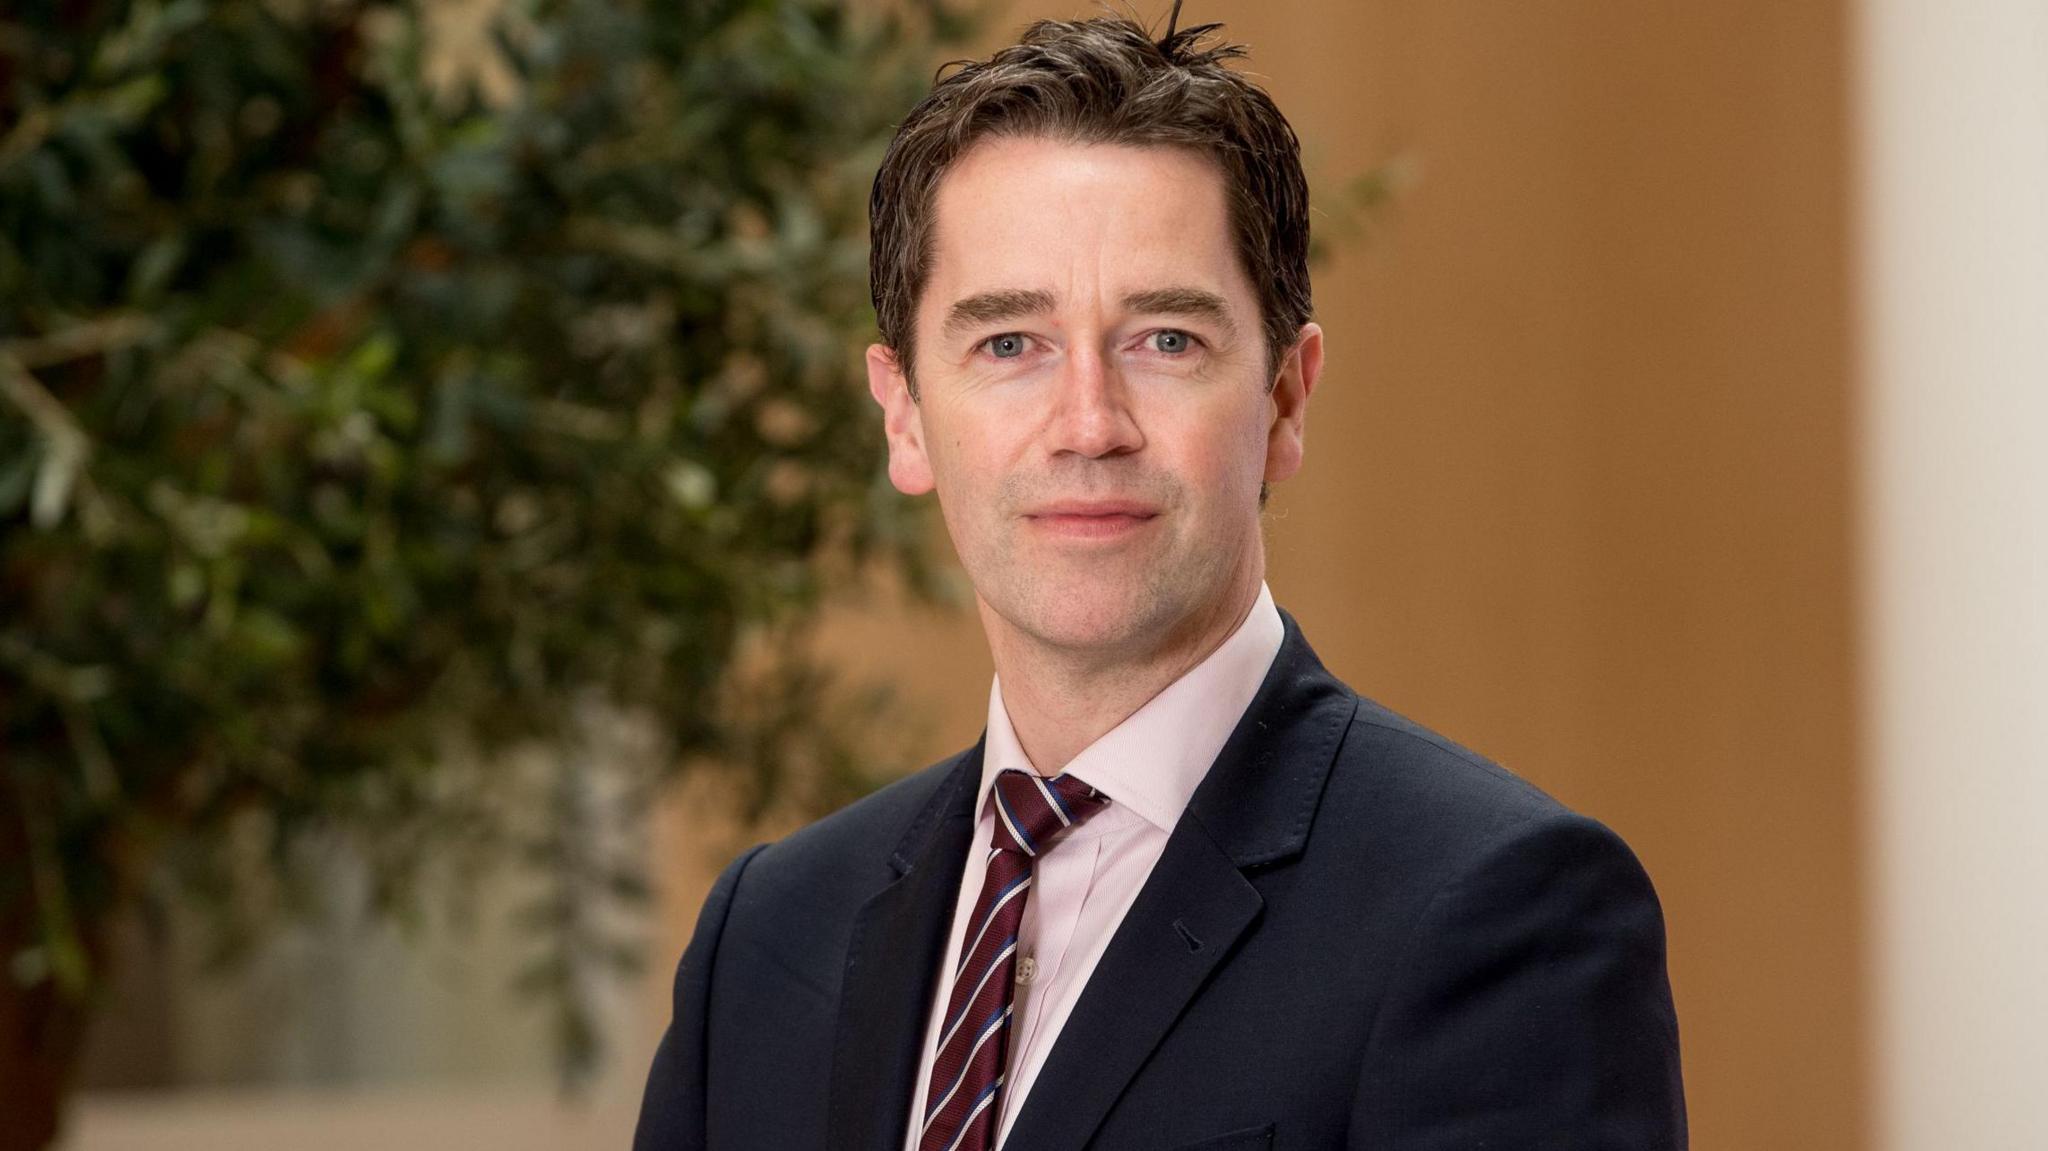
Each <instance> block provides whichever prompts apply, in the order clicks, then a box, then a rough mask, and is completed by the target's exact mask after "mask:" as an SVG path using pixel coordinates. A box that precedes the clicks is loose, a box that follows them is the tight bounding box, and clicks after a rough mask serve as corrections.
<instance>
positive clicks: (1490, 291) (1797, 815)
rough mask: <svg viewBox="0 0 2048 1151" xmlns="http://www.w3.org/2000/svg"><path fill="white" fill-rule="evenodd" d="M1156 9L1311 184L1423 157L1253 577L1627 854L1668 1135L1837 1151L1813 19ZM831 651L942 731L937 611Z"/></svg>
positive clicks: (1551, 10)
mask: <svg viewBox="0 0 2048 1151" xmlns="http://www.w3.org/2000/svg"><path fill="white" fill-rule="evenodd" d="M1142 7H1143V8H1145V9H1147V10H1149V9H1153V8H1157V9H1161V10H1163V9H1164V8H1165V7H1166V5H1164V4H1153V5H1145V6H1142ZM1013 11H1014V12H1015V13H1017V16H1018V19H1017V20H1014V21H1012V22H1010V23H1009V24H1007V25H1006V29H1007V28H1014V27H1015V24H1016V23H1017V22H1021V18H1022V16H1023V15H1025V14H1030V15H1073V14H1076V13H1079V14H1086V12H1087V11H1088V9H1087V7H1086V6H1085V5H1083V4H1078V3H1077V4H1053V5H1047V4H1030V5H1018V6H1017V7H1016V8H1015V9H1014V10H1013ZM1189 18H1190V20H1196V19H1199V20H1224V21H1226V22H1228V24H1229V27H1230V32H1231V34H1232V35H1233V36H1234V37H1236V38H1240V39H1243V40H1245V41H1248V42H1249V43H1250V44H1251V45H1252V46H1253V48H1254V54H1253V57H1252V61H1251V65H1250V66H1251V68H1252V69H1253V70H1254V71H1256V72H1258V73H1260V74H1262V75H1263V76H1264V77H1265V78H1266V81H1267V83H1268V86H1269V87H1270V89H1271V90H1272V91H1273V93H1274V94H1275V97H1276V98H1277V99H1278V100H1279V102H1280V104H1281V107H1282V108H1283V109H1285V110H1286V111H1287V112H1288V113H1289V115H1290V117H1291V118H1292V119H1293V121H1294V123H1295V125H1296V127H1297V128H1298V130H1299V131H1300V134H1301V135H1302V137H1303V139H1304V141H1305V143H1306V147H1307V149H1308V153H1309V156H1310V160H1311V164H1312V170H1311V180H1312V182H1313V183H1315V184H1317V185H1318V186H1322V187H1330V186H1334V185H1336V184H1338V183H1340V182H1341V180H1342V179H1343V178H1345V177H1347V176H1349V175H1352V174H1355V173H1357V172H1360V171H1363V170H1365V169H1366V168H1368V167H1370V166H1371V165H1373V164H1374V163H1376V162H1378V161H1380V160H1383V159H1386V158H1388V157H1390V156H1394V155H1400V156H1403V157H1406V158H1407V159H1408V160H1409V161H1410V162H1411V163H1412V164H1413V165H1414V167H1415V168H1416V170H1417V171H1418V172H1419V179H1418V180H1417V182H1415V183H1414V184H1413V186H1412V187H1410V188H1409V189H1408V190H1407V191H1406V192H1405V193H1404V195H1403V196H1402V199H1401V202H1400V203H1399V205H1398V206H1397V207H1396V208H1395V209H1394V210H1393V211H1391V212H1390V213H1388V214H1387V215H1386V216H1385V217H1384V218H1383V219H1381V220H1380V221H1379V222H1378V225H1377V227H1376V228H1375V231H1374V235H1373V236H1372V237H1371V238H1370V240H1369V241H1368V242H1367V243H1366V244H1364V245H1363V246H1354V247H1352V248H1349V249H1347V250H1344V251H1342V252H1340V253H1339V254H1338V256H1337V258H1336V259H1335V260H1334V262H1333V263H1331V264H1329V265H1327V266H1325V267H1324V268H1322V269H1320V270H1319V273H1318V276H1317V301H1318V310H1319V314H1320V319H1321V320H1322V323H1323V325H1324V326H1325V328H1326V329H1328V330H1329V332H1330V367H1329V370H1328V373H1327V374H1326V376H1325V378H1324V382H1323V385H1322V387H1321V389H1320V390H1319V392H1318V394H1317V396H1316V398H1315V401H1314V403H1313V404H1312V405H1311V418H1310V421H1309V455H1308V465H1307V468H1306V470H1305V473H1304V475H1303V476H1302V477H1301V478H1299V479H1297V480H1296V481H1294V482H1292V483H1290V484H1288V485H1285V486H1283V487H1282V488H1281V489H1279V490H1278V491H1277V492H1276V495H1275V498H1274V502H1273V505H1272V511H1273V523H1272V525H1271V531H1270V534H1269V539H1270V541H1271V561H1272V571H1271V582H1272V584H1273V588H1274V592H1275V595H1276V596H1277V597H1278V598H1279V600H1280V602H1281V603H1282V605H1283V606H1285V607H1287V608H1288V609H1289V610H1291V611H1292V612H1294V614H1295V615H1296V616H1297V617H1298V618H1299V619H1300V620H1301V622H1302V624H1303V626H1304V628H1305V630H1306V632H1307V634H1308V635H1309V637H1310V639H1311V641H1312V642H1313V643H1314V644H1315V645H1316V647H1317V649H1318V650H1319V651H1320V653H1321V654H1322V656H1323V657H1324V659H1325V661H1326V662H1327V663H1329V664H1330V665H1331V666H1332V667H1333V668H1334V669H1335V670H1336V671H1337V672H1338V673H1339V674H1340V675H1342V676H1344V677H1345V678H1346V679H1348V680H1349V681H1350V682H1351V683H1352V684H1353V685H1354V686H1356V687H1357V688H1358V689H1359V690H1361V691H1363V692H1365V693H1366V694H1368V695H1372V696H1374V697H1376V698H1378V699H1380V700H1381V701H1382V702H1384V703H1387V704H1389V705H1390V706H1393V707H1395V708H1397V709H1400V710H1403V711H1406V712H1408V713H1409V714H1411V715H1413V716H1415V717H1416V718H1418V719H1421V720H1423V721H1424V722H1426V723H1429V724H1431V725H1432V726H1435V727H1438V728H1439V729H1441V730H1443V731H1445V732H1446V733H1447V734H1450V735H1452V736H1453V737H1454V738H1458V739H1460V740H1462V741H1464V742H1466V743H1468V744H1470V745H1472V746H1474V747H1476V748H1477V749H1479V750H1481V751H1483V752H1485V753H1487V754H1489V755H1491V756H1493V757H1495V758H1497V759H1499V760H1501V761H1502V762H1504V763H1506V764H1507V765H1509V766H1510V767H1512V768H1514V769H1515V770H1517V771H1519V772H1521V773H1523V774H1524V775H1527V776H1528V777H1530V778H1532V779H1534V780H1535V781H1537V782H1538V783H1540V784H1541V785H1543V786H1544V787H1546V788H1548V789H1550V790H1552V791H1553V792H1555V793H1556V794H1558V795H1559V796H1560V797H1561V798H1563V799H1565V800H1566V801H1567V802H1570V803H1572V804H1574V805H1575V806H1578V807H1579V808H1581V809H1582V810H1585V811H1588V812H1590V813H1592V814H1594V815H1596V816H1598V817H1600V818H1602V819H1604V820H1606V821H1607V822H1609V823H1610V824H1612V825H1613V826H1614V827H1615V828H1617V829H1618V830H1619V831H1621V832H1622V834H1623V835H1624V836H1625V837H1627V839H1628V840H1629V841H1630V843H1632V844H1633V845H1634V846H1635V847H1636V849H1637V851H1638V852H1639V853H1640V854H1641V855H1642V857H1643V859H1644V861H1645V863H1646V864H1647V865H1648V867H1649V869H1650V872H1651V875H1652V876H1653V878H1654V879H1655V881H1656V883H1657V886H1658V889H1659V891H1660V892H1661V893H1662V895H1663V898H1664V902H1665V909H1666V914H1667V918H1668V921H1669V927H1670V939H1671V947H1672V955H1671V972H1672V978H1673V982H1674V985H1675V988H1676V993H1677V996H1678V1004H1679V1011H1680V1022H1681V1027H1682V1031H1683V1038H1684V1043H1685V1058H1686V1075H1687V1084H1688V1090H1689V1093H1690V1097H1691V1104H1692V1110H1693V1124H1694V1132H1695V1136H1696V1140H1695V1142H1696V1145H1697V1146H1699V1147H1702V1148H1766V1147H1801V1148H1850V1147H1860V1146H1863V1145H1864V1142H1865V1134H1864V1126H1863V1121H1862V1117H1861V1110H1860V1092H1859V1086H1858V1085H1859V1082H1860V1078H1861V1075H1862V1070H1861V1067H1862V1055H1861V1049H1862V1043H1863V1030H1862V1026H1861V1023H1860V1020H1859V1016H1858V997H1859V994H1860V987H1861V980H1862V973H1861V966H1860V963H1859V938H1860V930H1861V928H1860V923H1861V919H1862V915H1861V909H1860V905H1859V901H1858V890H1859V889H1858V879H1857V872H1856V868H1855V860H1856V848H1855V838H1854V837H1855V831H1856V826H1857V823H1856V821H1857V818H1858V810H1857V805H1858V802H1859V800H1858V793H1857V788H1856V782H1855V778H1854V772H1853V762H1852V755H1853V752H1854V732H1853V727H1852V722H1853V716H1852V703H1853V701H1852V698H1851V690H1850V685H1851V679H1852V662H1851V661H1852V651H1851V636H1850V627H1851V613H1852V608H1853V604H1852V602H1851V592H1852V588H1851V579H1850V560H1849V545H1850V529H1849V523H1850V514H1849V506H1848V502H1849V492H1848V487H1847V476H1848V472H1849V466H1850V461H1849V442H1848V430H1847V426H1848V403H1849V397H1848V384H1847V373H1848V358H1849V355H1848V350H1847V346H1846V340H1847V335H1846V302H1845V297H1846V291H1847V289H1846V283H1845V264H1846V237H1845V231H1846V226H1847V225H1846V221H1845V215H1844V202H1845V191H1844V179H1845V175H1844V167H1845V159H1846V146H1845V141H1844V131H1845V129H1844V121H1845V116H1844V111H1843V99H1844V93H1843V87H1844V77H1843V63H1842V52H1843V41H1844V36H1845V29H1844V27H1843V17H1842V13H1841V11H1840V9H1839V8H1838V6H1837V5H1836V4H1834V3H1832V2H1820V3H1785V2H1783V0H1768V2H1765V0H1747V2H1739V3H1728V4H1720V5H1684V6H1680V5H1647V4H1599V3H1545V4H1501V3H1479V2H1474V0H1430V2H1427V3H1423V2H1414V3H1388V2H1367V3H1339V2H1335V0H1323V2H1316V3H1284V4H1276V3H1271V2H1267V3H1244V2H1229V3H1226V2H1223V0H1210V2H1207V3H1200V4H1195V5H1191V6H1190V11H1189ZM899 628H907V629H908V630H907V632H899V631H898V629H899ZM836 635H837V639H838V640H839V642H840V643H841V644H842V645H843V646H844V648H845V650H848V651H852V652H859V653H863V663H864V665H865V666H867V667H870V668H873V669H876V670H883V669H887V670H889V671H890V672H891V674H895V673H896V672H897V671H899V670H900V669H908V670H907V671H903V673H902V674H903V675H904V678H903V680H902V681H901V682H903V683H904V684H905V685H906V688H907V690H909V691H910V692H911V694H912V695H913V697H914V698H921V699H923V700H925V701H927V702H928V703H929V705H930V706H931V707H932V708H933V713H934V715H935V716H936V717H937V718H936V722H935V723H934V729H933V731H932V733H931V737H930V740H929V743H928V746H927V747H926V748H925V750H926V751H927V752H928V753H929V755H930V756H932V757H936V756H938V755H941V754H944V753H945V752H947V751H949V750H952V749H954V748H957V747H958V746H960V745H962V744H964V743H966V742H969V741H971V740H972V739H973V738H974V736H975V734H976V732H977V731H978V730H979V728H980V723H981V713H982V711H983V709H984V707H985V704H986V692H987V675H988V664H987V659H986V656H985V655H984V654H983V652H982V650H981V646H980V638H979V632H978V630H977V628H976V626H975V624H974V623H973V621H972V619H971V618H969V617H967V616H965V615H963V616H961V617H960V618H958V619H957V620H955V621H953V622H952V623H951V624H948V623H947V622H946V621H943V620H936V621H935V620H932V619H929V618H924V617H914V618H912V619H911V620H909V621H907V622H906V621H904V620H902V619H900V618H897V617H892V616H889V615H886V614H883V613H866V614H862V615H859V616H856V617H849V618H847V619H845V620H842V621H841V623H840V625H839V628H838V629H837V632H836Z"/></svg>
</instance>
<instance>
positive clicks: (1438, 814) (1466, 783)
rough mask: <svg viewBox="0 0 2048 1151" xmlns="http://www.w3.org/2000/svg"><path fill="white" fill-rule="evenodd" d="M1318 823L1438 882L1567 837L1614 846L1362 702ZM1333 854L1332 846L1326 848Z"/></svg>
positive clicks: (1516, 784) (1542, 799) (1427, 732)
mask: <svg viewBox="0 0 2048 1151" xmlns="http://www.w3.org/2000/svg"><path fill="white" fill-rule="evenodd" d="M1358 698H1359V705H1358V708H1357V710H1356V711H1355V712H1354V713H1353V716H1352V720H1351V725H1350V728H1349V729H1348V731H1347V732H1346V734H1345V738H1344V741H1343V746H1342V748H1341V750H1340V751H1339V753H1338V759H1337V763H1336V764H1335V765H1334V770H1333V771H1332V773H1331V778H1330V782H1329V786H1328V788H1327V790H1326V793H1325V795H1324V797H1323V803H1322V805H1321V810H1320V811H1319V813H1318V817H1317V824H1318V826H1319V827H1321V828H1329V829H1333V830H1334V831H1335V835H1334V838H1336V839H1338V840H1341V841H1346V843H1347V844H1348V845H1349V846H1350V847H1356V848H1358V849H1360V850H1363V851H1365V852H1367V853H1369V854H1371V855H1373V856H1374V857H1376V858H1380V859H1382V860H1386V861H1398V862H1399V863H1401V864H1403V865H1406V866H1407V867H1409V868H1414V869H1417V870H1420V871H1423V872H1431V873H1437V874H1439V875H1440V876H1441V875H1443V874H1448V873H1455V872H1458V871H1462V870H1464V869H1466V868H1469V867H1472V866H1475V865H1477V864H1478V863H1479V862H1480V861H1482V860H1484V859H1486V858H1487V857H1489V856H1492V855H1495V854H1497V853H1499V852H1500V851H1502V850H1504V849H1507V848H1509V847H1510V846H1511V845H1513V844H1515V843H1517V842H1520V841H1525V840H1528V839H1530V838H1531V837H1535V838H1544V837H1547V836H1552V835H1557V834H1565V835H1570V836H1576V837H1581V838H1592V839H1599V840H1606V841H1611V845H1612V846H1615V847H1619V848H1621V850H1622V851H1623V852H1626V850H1627V849H1626V846H1625V845H1623V844H1622V843H1621V841H1620V840H1619V838H1618V837H1616V836H1615V835H1614V833H1613V832H1612V831H1610V830H1609V829H1607V828H1606V827H1605V826H1604V825H1602V824H1601V823H1599V821H1597V820H1595V819H1592V818H1590V817H1588V816H1586V815H1583V814H1581V813H1578V812H1576V811H1574V810H1572V809H1571V808H1570V807H1568V806H1566V805H1565V804H1564V803H1563V802H1561V801H1560V800H1558V799H1557V798H1556V797H1554V796H1552V795H1551V794H1549V793H1548V792H1546V791H1545V790H1543V789H1542V788H1541V787H1539V786H1537V785H1536V784H1535V783H1532V782H1531V781H1529V780H1528V779H1526V778H1524V777H1522V776H1520V775H1518V774H1516V773H1515V772H1513V771H1510V770H1509V769H1508V768H1506V767H1503V766H1502V765H1500V764H1499V763H1496V762H1494V761H1493V760H1492V759H1490V758H1488V757H1486V756H1484V755H1482V754H1480V753H1478V752H1476V751H1473V750H1472V749H1471V748H1469V747H1466V746H1464V745H1463V744H1461V743H1458V742H1457V741H1455V740H1452V739H1450V738H1448V737H1446V736H1444V735H1442V734H1440V733H1438V732H1436V731H1434V730H1432V729H1431V728H1429V727H1426V726H1424V725H1422V724H1421V723H1418V722H1416V721H1415V720H1412V719H1409V718H1408V717H1406V716H1404V715H1401V714H1399V713H1398V712H1395V711H1393V710H1391V709H1389V708H1387V707H1384V706H1382V705H1380V704H1378V703H1375V702H1374V701H1372V700H1371V699H1368V698H1365V697H1363V696H1360V697H1358ZM1325 846H1328V844H1327V843H1326V844H1325Z"/></svg>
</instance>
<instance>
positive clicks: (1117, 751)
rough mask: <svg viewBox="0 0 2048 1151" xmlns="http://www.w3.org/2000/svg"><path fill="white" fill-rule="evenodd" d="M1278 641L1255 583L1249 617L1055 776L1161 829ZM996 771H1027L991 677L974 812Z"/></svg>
mask: <svg viewBox="0 0 2048 1151" xmlns="http://www.w3.org/2000/svg"><path fill="white" fill-rule="evenodd" d="M1285 636H1286V626H1285V625H1284V624H1282V623H1281V622H1280V609H1279V608H1277V607H1275V606H1274V605H1273V593H1272V591H1271V590H1270V589H1268V588H1267V587H1266V585H1265V583H1264V582H1263V581H1262V582H1261V583H1260V584H1259V597H1258V599H1257V600H1256V601H1255V602H1253V604H1252V608H1251V611H1249V612H1247V613H1246V614H1245V617H1244V619H1243V620H1241V621H1240V622H1239V623H1238V625H1237V630H1235V631H1233V632H1231V633H1230V638H1228V639H1226V640H1224V641H1223V644H1222V646H1220V647H1218V648H1217V649H1216V650H1215V651H1213V652H1210V653H1209V656H1208V658H1206V659H1204V660H1203V661H1202V662H1201V663H1198V664H1196V665H1195V666H1194V667H1193V668H1192V669H1190V670H1189V671H1188V673H1187V674H1186V675H1183V676H1181V677H1180V678H1179V679H1177V680H1174V681H1173V682H1172V683H1170V684H1168V685H1167V686H1166V688H1165V690H1163V691H1161V692H1160V693H1159V694H1158V695H1155V696H1153V697H1152V698H1151V699H1150V700H1147V701H1146V703H1145V705H1144V706H1143V707H1140V708H1139V709H1138V710H1136V711H1134V712H1132V713H1131V714H1130V715H1129V716H1127V717H1125V719H1124V721H1123V722H1122V723H1119V724H1117V725H1116V726H1115V727H1113V728H1111V729H1110V730H1109V731H1107V732H1105V733H1104V734H1103V736H1102V737H1101V738H1100V739H1097V740H1096V741H1095V742H1094V743H1091V744H1089V745H1088V746H1087V747H1086V748H1084V749H1082V751H1081V753H1080V754H1079V755H1077V756H1075V757H1074V760H1073V762H1072V763H1069V764H1068V765H1067V767H1066V772H1065V774H1068V775H1071V776H1074V777H1075V778H1077V779H1079V780H1081V781H1082V782H1083V783H1086V784H1087V785H1088V786H1090V787H1093V788H1095V789H1096V790H1097V791H1100V792H1102V793H1103V794H1105V795H1107V796H1109V797H1110V799H1111V800H1112V801H1114V802H1115V803H1117V804H1120V805H1122V806H1123V807H1124V808H1125V809H1126V810H1128V811H1130V812H1132V813H1134V814H1136V815H1138V816H1139V817H1141V818H1143V819H1144V820H1145V821H1146V822H1147V823H1150V824H1152V825H1153V826H1154V827H1157V828H1159V829H1160V830H1161V831H1166V832H1171V831H1172V830H1173V826H1174V824H1176V823H1178V822H1180V815H1181V812H1182V811H1184V810H1186V808H1187V805H1188V800H1189V799H1190V798H1192V797H1193V796H1194V794H1195V788H1197V787H1198V786H1200V785H1201V782H1202V777H1203V776H1205V775H1207V774H1208V773H1209V765H1210V764H1212V763H1214V762H1215V761H1216V756H1217V754H1218V753H1220V752H1221V751H1222V750H1223V745H1224V743H1225V742H1226V741H1228V740H1229V739H1230V733H1231V732H1232V731H1233V730H1235V729H1236V727H1237V721H1238V720H1239V719H1240V718H1241V717H1242V716H1243V715H1244V711H1245V708H1247V707H1249V706H1251V702H1252V697H1253V696H1255V695H1257V694H1258V691H1259V685H1260V684H1261V683H1263V682H1265V678H1266V672H1267V670H1268V669H1270V668H1271V667H1272V666H1273V657H1274V656H1276V655H1278V654H1279V652H1280V642H1281V640H1282V639H1284V638H1285ZM1005 768H1019V769H1022V770H1024V771H1032V772H1035V771H1036V770H1037V769H1036V768H1035V767H1034V766H1033V765H1032V763H1031V760H1030V759H1029V758H1028V757H1027V756H1026V755H1025V754H1024V748H1023V745H1022V744H1020V743H1018V742H1017V731H1016V729H1015V728H1013V727H1011V726H1010V713H1009V711H1008V710H1007V709H1006V708H1004V706H1003V683H1002V679H1001V677H997V678H996V679H995V681H994V682H993V683H992V684H991V685H990V687H989V699H988V736H987V742H986V744H985V745H984V747H983V749H982V763H981V790H980V792H979V794H978V795H977V796H976V799H975V810H977V811H981V810H985V809H986V808H987V805H988V795H989V792H990V790H991V789H993V788H994V786H995V780H996V773H997V772H1000V771H1002V770H1003V769H1005Z"/></svg>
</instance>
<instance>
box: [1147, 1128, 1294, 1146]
mask: <svg viewBox="0 0 2048 1151" xmlns="http://www.w3.org/2000/svg"><path fill="white" fill-rule="evenodd" d="M1272 1146H1273V1125H1272V1124H1271V1123H1268V1124H1266V1125H1265V1126H1264V1127H1247V1128H1245V1129H1244V1130H1242V1131H1231V1132H1227V1133H1225V1134H1222V1135H1214V1136H1211V1137H1210V1138H1207V1139H1198V1140H1196V1141H1195V1142H1193V1143H1177V1144H1175V1145H1174V1146H1173V1147H1172V1148H1171V1149H1170V1151H1267V1149H1268V1148H1270V1147H1272Z"/></svg>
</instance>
